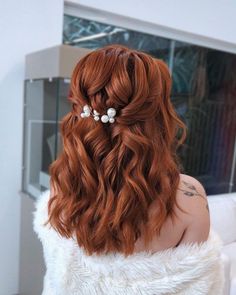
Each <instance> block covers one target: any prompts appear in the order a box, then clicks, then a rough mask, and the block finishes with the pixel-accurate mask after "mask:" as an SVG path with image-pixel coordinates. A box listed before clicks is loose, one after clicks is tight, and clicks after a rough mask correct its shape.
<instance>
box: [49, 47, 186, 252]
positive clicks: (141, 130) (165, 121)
mask: <svg viewBox="0 0 236 295" xmlns="http://www.w3.org/2000/svg"><path fill="white" fill-rule="evenodd" d="M170 91H171V76H170V73H169V71H168V67H167V66H166V64H165V63H164V62H163V61H162V60H160V59H156V58H153V57H151V56H149V55H147V54H145V53H143V52H141V51H137V50H131V49H129V48H127V47H124V46H118V45H110V46H106V47H103V48H101V49H98V50H95V51H92V52H91V53H89V54H87V55H86V56H85V57H83V58H82V59H81V60H80V61H79V62H78V64H77V65H76V67H75V69H74V71H73V74H72V78H71V84H70V93H69V97H68V98H69V101H70V102H71V104H72V109H71V111H70V112H69V113H68V114H67V115H66V116H65V117H64V118H63V120H62V122H61V135H62V142H63V150H62V152H61V154H60V155H59V156H58V158H57V159H56V160H55V161H54V162H53V163H52V164H51V166H50V176H51V179H50V183H51V192H53V193H52V195H51V198H50V200H49V203H48V213H49V218H48V221H47V223H48V222H50V224H51V226H53V228H54V229H55V230H56V231H57V232H58V233H59V234H60V235H62V236H64V237H66V238H76V240H77V243H78V245H79V246H82V247H83V248H84V249H85V251H86V253H87V254H88V255H92V254H93V253H97V254H101V253H105V254H106V253H109V252H114V251H115V252H121V253H123V254H125V256H127V255H130V254H132V253H133V251H134V244H135V242H136V240H137V239H138V238H139V237H140V235H141V233H142V230H141V229H142V228H143V229H144V230H143V234H144V241H145V245H147V244H148V243H149V242H150V241H151V240H152V238H153V235H154V234H158V233H159V232H160V229H161V227H162V225H163V223H164V221H165V220H166V218H167V217H168V216H173V214H174V210H173V207H174V205H175V204H176V190H177V187H178V184H179V180H180V169H181V168H180V165H179V164H180V161H179V160H178V157H177V155H176V151H177V147H178V146H179V145H180V144H182V143H183V141H184V140H185V138H186V126H185V124H184V123H183V122H182V121H181V120H180V119H179V118H178V116H177V114H176V112H175V110H174V108H173V106H172V104H171V101H170ZM85 104H88V105H90V106H91V107H92V108H93V109H95V110H97V111H98V112H99V113H100V114H104V113H105V110H107V109H108V108H109V107H114V108H115V109H116V111H117V114H116V117H115V122H114V123H112V124H110V123H105V124H104V123H102V122H101V121H95V120H94V119H93V117H88V118H85V119H84V118H81V117H80V113H81V112H82V108H83V105H85ZM179 130H182V131H183V132H182V133H181V136H179V138H177V133H178V131H179ZM152 207H153V208H159V210H158V212H157V210H153V212H154V213H155V214H149V212H151V208H152Z"/></svg>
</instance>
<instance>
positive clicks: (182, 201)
mask: <svg viewBox="0 0 236 295" xmlns="http://www.w3.org/2000/svg"><path fill="white" fill-rule="evenodd" d="M176 200H177V203H178V204H179V206H180V207H181V208H182V209H183V210H185V211H186V212H187V213H184V212H182V211H181V210H180V209H178V207H175V208H174V211H175V213H176V217H175V218H174V219H173V220H171V218H167V220H166V221H165V223H164V225H163V226H162V229H161V232H160V235H159V236H157V237H155V238H153V241H152V242H151V243H150V245H149V247H148V249H147V248H144V245H143V242H142V236H141V238H139V239H138V240H137V241H136V244H135V251H136V252H139V251H144V250H151V251H152V252H156V251H161V250H164V249H167V248H171V247H176V246H178V245H180V244H183V243H200V242H204V241H206V240H207V238H208V235H209V230H210V215H209V208H208V202H207V196H206V192H205V190H204V187H203V186H202V184H201V183H200V182H199V181H198V180H197V179H195V178H193V177H191V176H188V175H186V174H180V184H179V187H178V190H177V195H176Z"/></svg>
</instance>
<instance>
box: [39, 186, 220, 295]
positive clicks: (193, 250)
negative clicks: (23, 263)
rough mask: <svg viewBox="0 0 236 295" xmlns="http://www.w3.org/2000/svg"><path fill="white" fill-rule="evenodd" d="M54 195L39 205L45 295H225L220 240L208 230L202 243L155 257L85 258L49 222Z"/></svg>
mask: <svg viewBox="0 0 236 295" xmlns="http://www.w3.org/2000/svg"><path fill="white" fill-rule="evenodd" d="M49 197H50V192H49V191H46V192H44V193H42V195H41V196H40V198H39V199H38V200H37V201H36V202H35V211H34V213H33V225H34V231H35V232H36V233H37V235H38V238H39V239H40V240H41V242H42V245H43V251H44V260H45V264H46V268H47V271H46V274H45V278H44V291H43V295H52V294H53V295H77V294H80V295H90V294H91V295H103V294H104V295H137V294H145V295H158V294H179V295H184V294H185V295H191V294H193V295H203V294H205V295H206V294H207V295H213V294H214V295H221V294H222V290H223V284H224V275H223V262H222V260H221V254H220V253H221V252H220V250H221V247H222V241H221V240H220V238H219V236H218V235H217V234H216V233H215V231H213V230H212V229H211V230H210V235H209V238H208V240H207V241H206V242H203V243H201V244H197V243H196V244H195V243H192V244H181V245H179V246H178V247H176V248H169V249H167V250H163V251H159V252H156V253H151V252H138V253H135V254H133V255H130V256H128V257H127V258H125V256H124V255H123V254H121V253H114V254H109V255H99V256H98V255H96V254H93V255H92V256H87V255H86V254H85V252H84V251H83V249H82V248H81V247H79V246H78V244H77V243H76V241H75V240H73V239H66V238H64V237H61V236H60V235H59V234H58V233H57V232H56V231H55V230H54V229H53V228H51V227H50V226H49V225H48V226H43V225H42V224H43V223H44V222H45V221H46V220H47V203H48V199H49Z"/></svg>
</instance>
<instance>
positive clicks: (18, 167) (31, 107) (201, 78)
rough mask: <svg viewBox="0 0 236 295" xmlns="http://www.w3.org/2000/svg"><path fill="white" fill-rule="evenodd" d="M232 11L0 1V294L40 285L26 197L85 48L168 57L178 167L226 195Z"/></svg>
mask: <svg viewBox="0 0 236 295" xmlns="http://www.w3.org/2000/svg"><path fill="white" fill-rule="evenodd" d="M235 15H236V2H235V1H233V0H224V1H223V0H218V1H213V0H199V1H187V0H178V1H174V0H165V1H160V0H146V1H137V0H136V1H134V0H126V1H123V0H121V1H108V0H101V1H99V0H96V1H95V0H87V1H85V0H73V1H72V0H71V1H63V0H40V1H36V0H19V1H16V0H15V1H14V0H8V1H4V0H0V36H1V43H0V163H1V165H0V198H1V206H0V241H1V243H0V295H12V294H31V295H37V294H40V291H41V289H42V278H43V272H44V265H43V261H42V249H41V245H40V244H39V243H38V241H37V239H36V238H35V236H34V233H33V232H32V224H31V220H32V210H33V204H34V200H35V198H37V197H38V196H39V195H40V193H41V192H42V191H44V190H46V189H47V188H48V187H49V176H48V166H49V164H50V163H51V162H52V161H53V160H54V159H55V158H56V156H57V154H58V152H59V151H60V148H61V142H60V136H59V133H58V132H59V130H58V124H59V122H60V119H61V118H62V117H63V116H64V114H66V113H67V112H68V111H69V104H68V102H67V100H66V97H67V94H68V87H69V83H70V74H71V71H72V69H73V66H74V65H75V64H76V62H77V61H78V59H79V58H80V57H82V56H83V55H85V54H86V53H88V52H89V51H91V50H94V49H96V48H99V47H102V46H104V45H107V44H114V43H116V44H124V45H127V46H128V47H131V48H135V49H139V50H142V51H145V52H147V53H150V54H151V55H153V56H156V57H157V58H161V59H163V60H164V61H165V62H166V63H167V64H168V66H169V69H170V72H171V75H172V79H173V87H172V94H171V99H172V102H173V104H174V106H175V108H176V111H177V113H178V114H179V116H180V117H181V118H182V120H183V121H184V122H185V123H186V125H187V128H188V137H187V140H186V142H185V144H184V145H183V146H182V147H181V149H180V150H179V156H180V158H181V160H182V165H183V169H184V173H185V174H189V175H191V176H193V177H195V178H197V179H198V180H199V181H201V183H202V184H203V185H204V187H205V189H206V192H207V195H208V196H213V195H214V196H215V195H224V196H225V198H227V197H229V196H231V195H235V192H236V171H235V163H236V141H235V135H236V33H235V28H236V17H235ZM222 210H223V208H222ZM235 212H236V211H235ZM235 249H236V248H235Z"/></svg>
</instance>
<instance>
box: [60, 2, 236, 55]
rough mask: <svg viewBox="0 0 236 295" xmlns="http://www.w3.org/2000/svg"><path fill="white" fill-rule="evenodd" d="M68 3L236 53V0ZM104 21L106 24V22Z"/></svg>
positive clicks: (188, 40)
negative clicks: (135, 21)
mask: <svg viewBox="0 0 236 295" xmlns="http://www.w3.org/2000/svg"><path fill="white" fill-rule="evenodd" d="M65 2H66V3H72V4H77V5H78V4H79V5H80V6H86V7H89V8H90V9H91V8H94V9H99V10H102V11H105V12H109V13H113V14H116V15H120V16H123V17H124V16H125V17H127V18H131V19H137V20H141V21H143V22H144V23H143V24H141V25H140V28H139V30H142V29H144V30H146V28H147V29H148V30H150V33H155V32H156V34H157V35H160V36H167V37H170V38H172V39H177V40H182V41H187V42H190V43H195V44H199V45H204V44H205V45H206V46H209V47H213V48H218V49H222V50H226V51H231V52H236V34H235V28H236V17H235V15H236V2H235V0H198V1H191V0H145V1H139V0H120V1H110V0H66V1H65ZM84 14H86V13H84ZM95 15H97V16H98V18H99V16H100V15H99V13H96V14H95ZM85 17H86V15H85ZM103 21H104V22H106V19H103ZM145 22H146V24H145ZM148 24H149V26H148ZM151 24H153V25H154V26H151ZM122 25H123V26H124V27H127V25H129V20H128V21H127V19H126V20H124V21H123V22H122V21H121V22H120V26H122Z"/></svg>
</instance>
